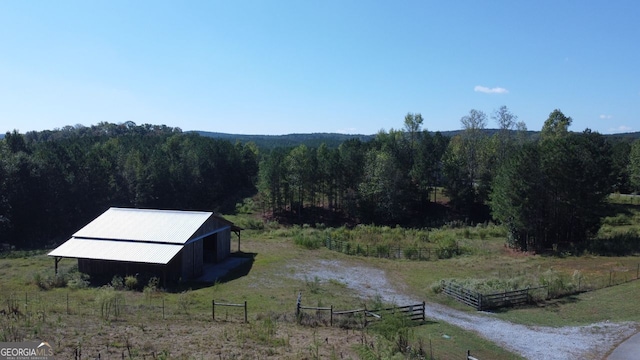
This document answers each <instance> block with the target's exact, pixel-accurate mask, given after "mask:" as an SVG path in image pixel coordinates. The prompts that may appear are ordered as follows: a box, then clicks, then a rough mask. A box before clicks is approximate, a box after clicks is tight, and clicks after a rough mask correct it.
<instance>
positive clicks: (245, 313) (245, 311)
mask: <svg viewBox="0 0 640 360" xmlns="http://www.w3.org/2000/svg"><path fill="white" fill-rule="evenodd" d="M244 323H245V324H246V323H247V300H245V301H244Z"/></svg>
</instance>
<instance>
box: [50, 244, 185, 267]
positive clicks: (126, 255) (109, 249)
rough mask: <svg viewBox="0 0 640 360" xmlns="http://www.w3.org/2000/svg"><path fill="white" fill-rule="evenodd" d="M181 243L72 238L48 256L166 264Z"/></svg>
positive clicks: (176, 252) (178, 250)
mask: <svg viewBox="0 0 640 360" xmlns="http://www.w3.org/2000/svg"><path fill="white" fill-rule="evenodd" d="M182 248H183V245H173V244H158V243H145V242H133V241H113V240H93V239H82V238H72V239H69V240H67V242H65V243H64V244H62V245H60V246H59V247H57V248H56V249H55V250H53V251H51V252H50V253H49V254H48V255H49V256H56V257H65V258H78V259H99V260H116V261H129V262H136V263H147V264H168V263H169V261H171V259H172V258H173V257H174V256H176V254H178V252H180V249H182Z"/></svg>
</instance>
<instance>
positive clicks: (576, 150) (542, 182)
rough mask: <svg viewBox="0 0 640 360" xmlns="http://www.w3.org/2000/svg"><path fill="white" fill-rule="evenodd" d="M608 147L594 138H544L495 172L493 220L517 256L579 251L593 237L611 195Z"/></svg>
mask: <svg viewBox="0 0 640 360" xmlns="http://www.w3.org/2000/svg"><path fill="white" fill-rule="evenodd" d="M611 169H612V168H611V146H610V144H609V143H608V142H607V141H605V140H604V138H603V137H602V136H601V135H600V134H597V133H592V132H591V131H590V130H586V131H585V132H583V133H581V134H569V133H568V132H567V133H565V134H564V135H563V136H547V137H546V138H545V139H543V141H541V142H539V143H533V144H530V145H525V146H524V147H523V148H522V149H521V150H520V151H518V152H516V154H515V155H514V156H513V158H510V159H509V160H508V161H506V162H505V163H504V164H503V166H502V167H501V168H500V170H499V172H498V175H497V177H496V179H495V181H494V185H493V188H492V193H491V209H492V212H493V216H494V217H495V218H496V219H497V220H499V221H500V222H501V223H503V224H505V225H506V227H507V229H508V230H509V239H510V240H509V242H510V245H512V246H516V247H518V248H520V249H522V250H544V249H549V248H551V247H553V246H556V245H557V246H564V247H566V246H574V247H576V246H577V247H580V246H582V245H584V244H585V242H586V240H587V239H588V238H589V237H590V236H591V235H592V234H595V232H596V231H597V229H598V227H599V225H600V219H601V217H602V216H603V210H604V209H605V208H606V204H607V203H606V200H607V197H608V195H609V193H610V191H611V189H612V184H613V180H612V176H611Z"/></svg>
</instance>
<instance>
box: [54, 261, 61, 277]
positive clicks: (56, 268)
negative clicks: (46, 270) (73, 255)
mask: <svg viewBox="0 0 640 360" xmlns="http://www.w3.org/2000/svg"><path fill="white" fill-rule="evenodd" d="M61 259H62V258H61V257H57V256H56V257H54V258H53V261H54V262H55V264H56V265H55V272H56V276H57V275H58V263H59V262H60V260H61Z"/></svg>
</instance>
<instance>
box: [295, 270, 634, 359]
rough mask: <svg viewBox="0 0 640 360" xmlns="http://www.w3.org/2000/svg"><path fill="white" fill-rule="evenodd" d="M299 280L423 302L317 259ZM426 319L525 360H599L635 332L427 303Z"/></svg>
mask: <svg viewBox="0 0 640 360" xmlns="http://www.w3.org/2000/svg"><path fill="white" fill-rule="evenodd" d="M291 266H292V267H295V268H296V272H295V274H296V275H295V276H296V277H298V278H306V279H315V278H316V277H317V278H318V280H320V281H328V280H331V279H333V280H337V281H339V282H341V283H343V284H345V285H346V286H347V287H348V288H350V289H352V290H355V291H357V292H358V293H359V294H360V295H361V296H362V297H363V298H373V297H376V296H380V298H381V299H382V300H383V301H385V302H388V303H395V304H399V305H403V304H411V303H418V302H422V300H418V299H415V298H412V297H410V296H407V295H405V294H402V292H401V291H400V290H398V289H396V288H394V286H393V285H391V283H390V282H389V281H388V280H387V277H386V275H385V273H384V271H383V270H380V269H376V268H371V267H365V266H352V265H350V264H347V263H345V262H341V261H337V260H317V261H315V262H312V263H305V264H293V265H291ZM426 315H427V317H429V318H431V319H434V320H437V321H443V322H446V323H449V324H452V325H455V326H458V327H461V328H463V329H466V330H471V331H474V332H476V333H478V334H479V335H480V336H482V337H484V338H486V339H488V340H491V341H493V342H495V343H496V344H498V345H500V346H501V347H503V348H505V349H508V350H510V351H513V352H514V353H517V354H520V355H521V356H523V357H525V358H527V359H541V360H556V359H557V360H566V359H585V358H586V359H601V358H603V357H604V356H605V355H606V354H607V352H609V351H610V350H611V349H612V348H613V347H614V346H616V344H618V343H619V342H620V341H622V340H624V339H626V338H628V337H629V336H631V335H632V334H633V333H635V332H636V324H635V323H631V322H629V323H610V322H602V323H596V324H591V325H586V326H565V327H560V328H552V327H543V326H526V325H520V324H514V323H511V322H508V321H504V320H500V319H497V318H495V317H493V316H492V315H491V314H490V313H486V312H477V313H468V312H463V311H459V310H455V309H451V308H449V307H447V306H444V305H440V304H434V303H427V304H426Z"/></svg>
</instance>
